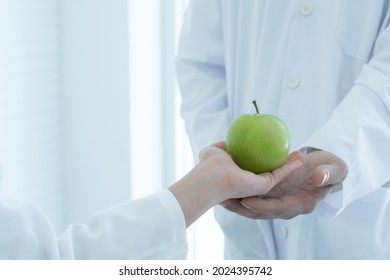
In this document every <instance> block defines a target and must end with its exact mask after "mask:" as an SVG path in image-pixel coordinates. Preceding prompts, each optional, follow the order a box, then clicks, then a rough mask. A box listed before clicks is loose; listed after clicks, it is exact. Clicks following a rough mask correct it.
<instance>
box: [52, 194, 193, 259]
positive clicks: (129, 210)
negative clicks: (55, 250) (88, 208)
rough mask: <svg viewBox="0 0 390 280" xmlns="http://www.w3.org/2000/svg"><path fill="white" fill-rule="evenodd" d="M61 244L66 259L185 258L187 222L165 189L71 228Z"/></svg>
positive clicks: (176, 203)
mask: <svg viewBox="0 0 390 280" xmlns="http://www.w3.org/2000/svg"><path fill="white" fill-rule="evenodd" d="M58 244H59V248H60V252H61V258H64V259H184V258H185V257H186V253H187V242H186V225H185V219H184V215H183V212H182V210H181V208H180V205H179V203H178V201H177V200H176V199H175V197H174V196H173V194H172V193H171V192H170V191H169V190H163V191H160V192H159V193H157V194H153V195H150V196H147V197H145V198H141V199H138V200H135V201H132V202H129V203H124V204H122V205H120V206H117V207H114V208H111V209H108V210H106V211H103V212H101V213H99V214H97V215H96V216H94V217H92V218H91V219H89V220H88V221H87V222H86V223H85V224H80V225H77V224H76V225H72V226H70V227H69V228H68V229H67V230H66V232H65V233H64V234H63V235H62V236H61V237H60V238H59V241H58Z"/></svg>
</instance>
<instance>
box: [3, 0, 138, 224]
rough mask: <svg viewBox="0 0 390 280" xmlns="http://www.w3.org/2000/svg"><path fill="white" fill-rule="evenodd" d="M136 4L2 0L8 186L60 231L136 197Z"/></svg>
mask: <svg viewBox="0 0 390 280" xmlns="http://www.w3.org/2000/svg"><path fill="white" fill-rule="evenodd" d="M127 5H128V3H127V1H125V0H117V1H110V0H34V1H30V0H1V1H0V162H1V163H2V165H3V171H4V180H3V181H4V182H3V185H2V187H4V188H6V189H7V190H8V191H9V192H11V193H13V194H15V195H17V196H19V197H21V198H23V199H26V200H28V201H30V202H32V203H33V204H35V205H37V206H38V207H39V208H41V209H42V210H43V211H44V212H45V213H46V214H47V215H48V216H49V218H50V219H51V220H52V221H53V223H54V224H55V226H56V228H57V229H58V231H61V230H62V229H63V228H64V226H66V225H67V224H68V223H70V222H81V221H83V220H85V219H86V218H87V217H89V216H90V215H92V214H94V213H95V212H96V211H98V210H100V209H103V208H105V207H108V206H111V205H113V204H116V203H118V202H121V201H124V200H126V199H129V198H130V160H129V158H130V154H129V153H130V151H129V150H130V143H129V130H130V128H129V63H128V40H129V36H128V6H127Z"/></svg>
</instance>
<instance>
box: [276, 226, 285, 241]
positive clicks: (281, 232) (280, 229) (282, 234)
mask: <svg viewBox="0 0 390 280" xmlns="http://www.w3.org/2000/svg"><path fill="white" fill-rule="evenodd" d="M277 235H278V236H279V238H280V239H286V238H287V236H288V230H287V228H286V227H285V226H279V227H278V228H277Z"/></svg>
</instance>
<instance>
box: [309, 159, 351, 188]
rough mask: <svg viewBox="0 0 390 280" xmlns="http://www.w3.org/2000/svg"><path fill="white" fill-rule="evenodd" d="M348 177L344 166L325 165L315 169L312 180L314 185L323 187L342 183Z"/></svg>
mask: <svg viewBox="0 0 390 280" xmlns="http://www.w3.org/2000/svg"><path fill="white" fill-rule="evenodd" d="M346 175H347V169H346V166H345V165H344V164H341V165H340V164H339V165H336V164H325V165H321V166H318V167H317V168H315V169H314V170H313V173H312V177H311V178H312V181H313V185H315V186H317V187H323V186H328V185H338V184H340V183H342V182H343V181H344V179H345V177H346Z"/></svg>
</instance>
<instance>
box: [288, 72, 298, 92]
mask: <svg viewBox="0 0 390 280" xmlns="http://www.w3.org/2000/svg"><path fill="white" fill-rule="evenodd" d="M300 83H301V78H300V77H299V75H298V74H291V75H290V76H288V78H287V86H288V87H289V88H291V89H293V88H297V87H298V86H299V85H300Z"/></svg>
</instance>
